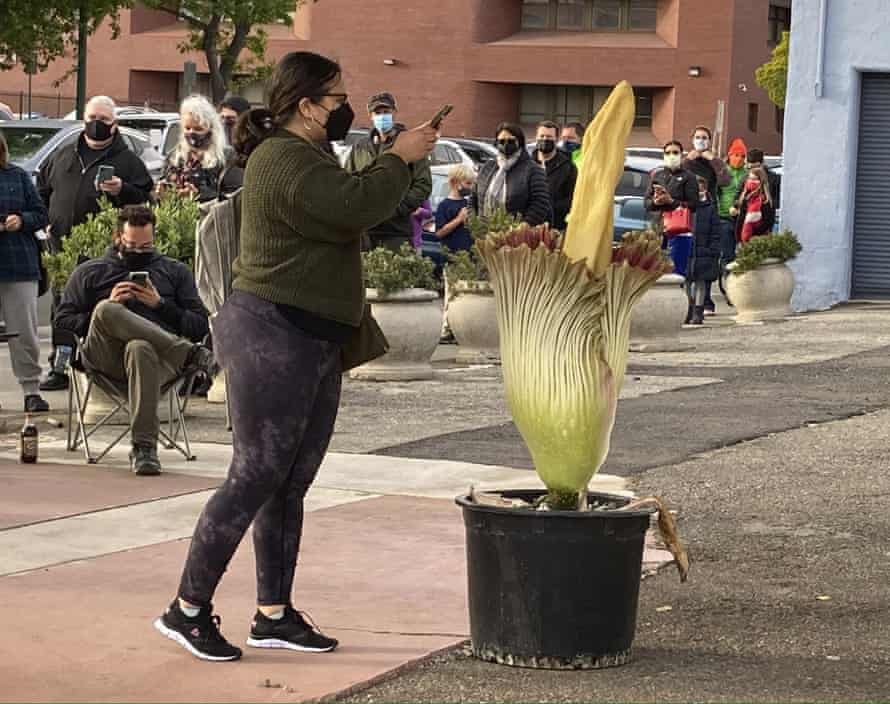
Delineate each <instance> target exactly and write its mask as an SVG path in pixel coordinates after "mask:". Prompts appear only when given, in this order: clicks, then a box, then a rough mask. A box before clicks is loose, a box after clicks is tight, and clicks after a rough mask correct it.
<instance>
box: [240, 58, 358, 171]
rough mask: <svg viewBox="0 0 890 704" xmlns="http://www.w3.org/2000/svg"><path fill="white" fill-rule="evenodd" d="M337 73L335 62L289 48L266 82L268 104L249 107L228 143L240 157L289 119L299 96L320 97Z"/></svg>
mask: <svg viewBox="0 0 890 704" xmlns="http://www.w3.org/2000/svg"><path fill="white" fill-rule="evenodd" d="M340 73H341V71H340V65H339V64H338V63H337V62H336V61H332V60H331V59H328V58H326V57H324V56H321V55H320V54H314V53H312V52H310V51H292V52H291V53H289V54H286V55H285V56H284V57H282V59H281V61H279V62H278V64H277V65H276V66H275V71H274V72H273V74H272V78H271V79H270V81H269V85H268V91H269V96H268V105H269V107H268V108H254V109H253V110H249V111H248V112H246V113H244V114H243V115H241V117H239V118H238V123H237V124H236V125H235V129H234V131H233V133H232V143H233V145H234V147H235V150H236V151H237V152H238V154H239V155H240V156H241V158H242V160H243V161H246V160H247V157H249V156H250V154H251V152H253V150H254V149H256V148H257V147H258V146H259V145H260V144H261V143H262V142H263V140H264V139H266V138H267V137H269V136H270V135H271V134H272V133H273V132H275V130H276V129H277V128H278V127H283V126H284V125H286V124H288V123H289V122H290V121H291V120H292V119H293V117H294V115H295V114H296V113H297V108H298V107H299V104H300V101H301V100H302V99H303V98H310V99H313V100H315V99H318V98H320V97H321V96H322V95H324V94H325V93H326V92H327V90H328V88H329V87H330V85H331V84H332V83H334V82H335V81H336V80H337V79H338V78H339V77H340Z"/></svg>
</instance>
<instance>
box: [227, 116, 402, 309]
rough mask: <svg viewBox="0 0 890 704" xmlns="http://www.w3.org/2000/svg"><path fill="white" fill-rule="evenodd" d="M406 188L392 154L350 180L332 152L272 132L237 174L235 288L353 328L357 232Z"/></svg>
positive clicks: (359, 289)
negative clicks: (241, 182)
mask: <svg viewBox="0 0 890 704" xmlns="http://www.w3.org/2000/svg"><path fill="white" fill-rule="evenodd" d="M410 183H411V171H410V169H409V168H408V165H407V164H406V163H405V162H404V161H402V160H401V159H400V158H399V157H398V156H396V155H394V154H383V155H381V157H380V158H379V159H378V160H377V161H376V162H375V163H374V164H373V165H372V166H370V167H369V168H367V169H365V170H364V171H363V172H362V173H361V174H350V173H347V172H346V171H344V170H343V169H342V168H341V167H340V164H339V163H338V162H337V159H336V157H335V156H334V155H333V154H331V153H329V152H327V151H324V150H323V149H321V148H320V147H318V146H317V145H314V144H311V143H310V142H307V141H306V140H304V139H302V138H300V137H297V136H296V135H294V134H292V133H290V132H288V131H286V130H283V129H279V130H277V131H276V132H275V133H274V134H273V135H272V136H271V137H269V138H268V139H266V140H265V141H263V143H262V144H260V146H259V147H257V149H256V150H255V151H254V152H253V154H251V155H250V159H249V160H248V162H247V169H246V170H245V172H244V190H243V191H242V194H241V199H242V200H241V208H242V211H241V253H240V256H239V257H238V259H237V260H236V261H235V265H234V270H235V281H234V284H233V286H234V288H235V289H237V290H239V291H247V292H249V293H252V294H254V295H255V296H259V297H260V298H263V299H265V300H268V301H272V302H273V303H282V304H285V305H289V306H294V307H296V308H300V309H302V310H305V311H308V312H310V313H314V314H315V315H318V316H320V317H322V318H326V319H329V320H334V321H336V322H339V323H344V324H347V325H353V326H358V324H359V322H360V321H361V317H362V311H363V307H364V300H365V298H364V296H365V289H364V282H363V280H362V260H361V236H362V233H363V232H364V231H365V230H367V229H368V228H369V227H371V226H372V225H374V224H375V223H378V222H380V221H381V220H383V219H384V218H385V217H386V216H387V215H388V214H390V213H392V212H393V210H394V209H395V208H396V207H397V206H398V204H399V203H400V202H401V201H402V198H403V197H404V195H405V191H406V190H407V189H408V186H409V185H410Z"/></svg>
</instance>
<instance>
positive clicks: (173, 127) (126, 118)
mask: <svg viewBox="0 0 890 704" xmlns="http://www.w3.org/2000/svg"><path fill="white" fill-rule="evenodd" d="M117 124H119V125H121V126H122V127H132V128H133V129H134V130H139V131H140V132H144V133H145V134H147V135H148V137H149V139H150V140H151V146H153V147H154V148H155V149H157V150H158V151H159V152H160V153H161V154H162V155H163V156H167V155H168V154H169V153H170V152H172V151H173V150H174V149H175V148H176V144H177V143H178V142H179V137H180V135H181V133H182V125H181V120H180V117H179V113H177V112H148V113H139V114H136V115H121V116H118V118H117Z"/></svg>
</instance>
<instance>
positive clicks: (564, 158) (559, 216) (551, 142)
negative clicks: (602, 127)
mask: <svg viewBox="0 0 890 704" xmlns="http://www.w3.org/2000/svg"><path fill="white" fill-rule="evenodd" d="M558 134H559V126H558V125H557V124H556V123H555V122H550V121H549V120H545V121H544V122H541V123H539V124H538V127H537V132H536V134H535V139H536V140H537V148H536V149H535V151H534V153H533V154H532V158H533V159H534V160H535V161H536V162H538V163H539V164H541V165H542V166H543V167H544V170H545V171H546V173H547V183H548V185H549V186H550V201H551V202H552V204H553V223H552V224H553V227H555V228H556V229H557V230H561V231H563V232H565V229H566V216H567V215H568V214H569V210H571V209H572V196H573V195H574V194H575V183H576V181H577V180H578V168H577V167H576V166H575V164H573V163H572V159H571V157H570V156H569V155H568V154H566V153H565V152H564V151H562V150H561V149H557V148H556V138H557V135H558Z"/></svg>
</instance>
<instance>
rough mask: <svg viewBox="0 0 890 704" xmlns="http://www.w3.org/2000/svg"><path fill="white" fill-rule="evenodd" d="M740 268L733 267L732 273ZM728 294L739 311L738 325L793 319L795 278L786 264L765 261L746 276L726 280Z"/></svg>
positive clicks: (770, 260)
mask: <svg viewBox="0 0 890 704" xmlns="http://www.w3.org/2000/svg"><path fill="white" fill-rule="evenodd" d="M735 267H736V265H735V263H734V262H733V263H732V264H730V265H729V267H728V269H729V270H730V272H731V271H732V270H733V269H734V268H735ZM726 293H727V295H728V296H729V298H730V300H731V301H732V303H733V305H734V306H735V309H736V316H735V319H736V322H738V323H755V322H760V321H762V320H775V319H777V318H784V317H786V316H788V315H791V295H792V294H793V293H794V274H793V273H792V272H791V269H789V268H788V266H787V265H786V264H785V262H783V261H781V260H779V259H765V260H764V261H763V264H761V265H760V266H759V267H757V268H756V269H754V270H753V271H747V272H745V273H744V274H733V273H730V275H729V276H727V277H726Z"/></svg>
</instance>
